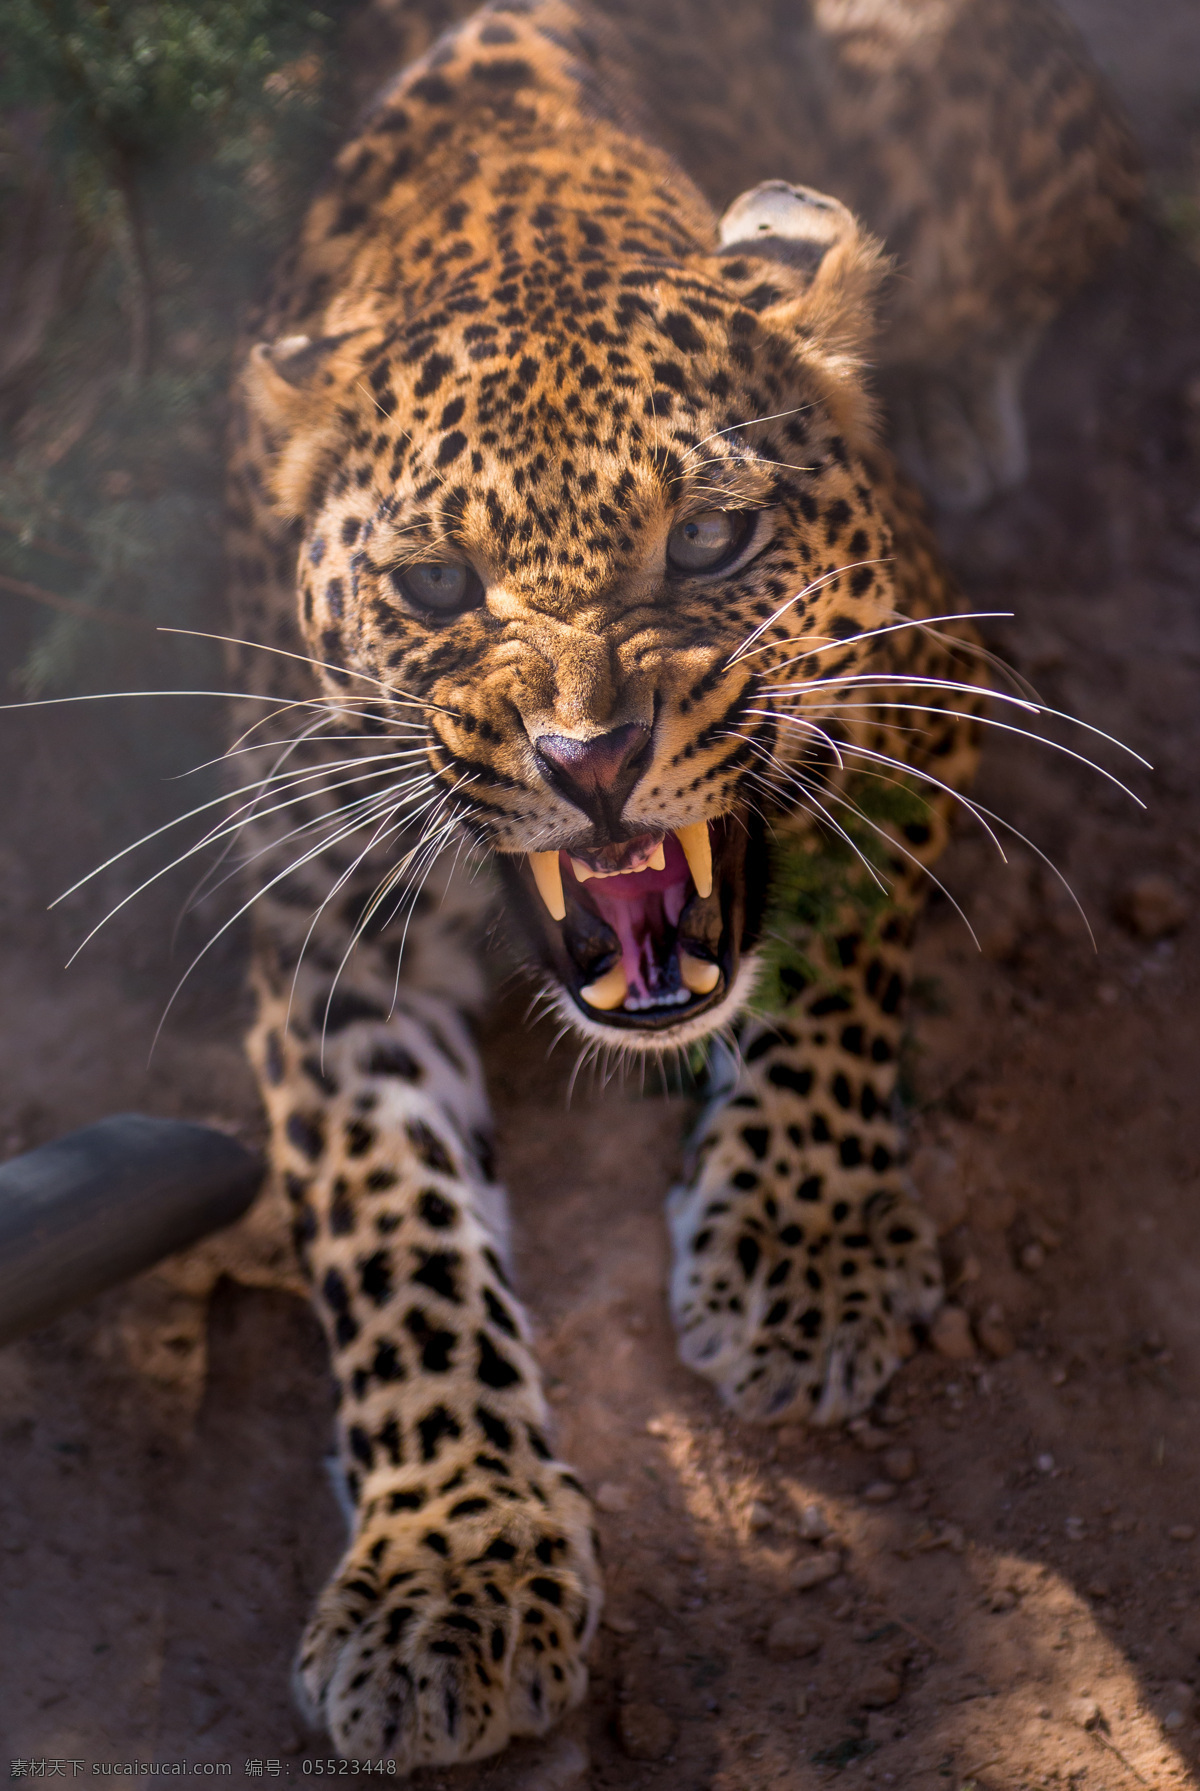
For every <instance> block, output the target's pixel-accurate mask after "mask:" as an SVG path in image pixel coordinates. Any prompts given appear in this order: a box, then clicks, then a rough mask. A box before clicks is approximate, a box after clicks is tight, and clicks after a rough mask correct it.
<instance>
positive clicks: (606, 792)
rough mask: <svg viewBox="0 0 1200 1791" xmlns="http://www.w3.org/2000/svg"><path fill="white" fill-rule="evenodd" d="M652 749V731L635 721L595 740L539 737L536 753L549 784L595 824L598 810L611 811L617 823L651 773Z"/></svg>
mask: <svg viewBox="0 0 1200 1791" xmlns="http://www.w3.org/2000/svg"><path fill="white" fill-rule="evenodd" d="M649 745H650V729H649V728H648V727H647V726H646V725H645V723H644V722H640V721H630V722H626V724H625V726H624V727H621V728H613V729H612V731H611V733H608V734H596V735H593V737H592V738H591V739H590V740H572V739H571V738H570V736H569V735H567V734H539V735H538V737H537V739H536V740H535V741H534V743H533V749H534V753H535V755H536V757H537V761H538V768H539V769H540V771H541V772H542V775H543V776H544V777H545V778H546V780H547V782H549V783H551V784H553V785H554V787H555V788H556V789H557V790H559V791H560V792H561V793H562V795H564V796H565V797H566V798H567V800H568V801H569V802H573V803H574V804H575V806H576V807H577V808H581V809H582V810H583V811H584V813H585V814H586V815H590V816H591V817H592V818H593V819H594V820H595V819H598V818H599V815H598V811H610V812H611V814H612V818H613V819H615V818H616V815H617V814H619V812H620V809H621V808H622V807H623V805H624V802H625V798H626V797H627V796H628V795H629V792H630V791H631V790H632V789H633V786H634V784H635V783H636V782H637V780H638V778H639V777H640V776H641V774H642V772H643V771H644V770H645V768H646V761H647V759H648V757H649V751H648V749H649Z"/></svg>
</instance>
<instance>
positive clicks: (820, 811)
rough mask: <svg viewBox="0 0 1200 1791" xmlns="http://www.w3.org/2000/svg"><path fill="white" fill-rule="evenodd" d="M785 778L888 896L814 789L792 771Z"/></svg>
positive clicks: (873, 868) (870, 864)
mask: <svg viewBox="0 0 1200 1791" xmlns="http://www.w3.org/2000/svg"><path fill="white" fill-rule="evenodd" d="M758 750H759V751H760V752H765V751H766V749H765V748H761V747H760V748H759V749H758ZM769 757H771V758H772V759H774V754H773V753H772V754H770V755H769ZM775 763H776V764H778V763H779V761H778V760H777V759H776V760H775ZM780 768H781V769H782V767H780ZM748 775H750V776H752V777H755V776H757V777H758V779H759V781H760V782H764V783H767V786H768V788H772V786H771V785H770V783H769V781H768V780H767V779H764V778H762V777H761V774H759V773H754V772H751V773H749V774H748ZM785 777H786V781H787V782H788V783H790V784H791V785H792V786H793V787H794V788H795V789H796V790H799V791H802V792H803V793H804V794H803V795H802V797H801V800H802V801H805V802H806V806H807V807H808V809H809V812H810V813H811V814H815V815H818V816H819V817H820V818H821V819H822V820H823V821H824V822H825V823H826V825H827V826H829V827H832V828H833V830H834V832H835V833H837V834H840V836H841V838H842V839H843V840H844V841H845V843H846V844H847V845H848V846H849V848H850V850H851V851H852V852H853V853H854V856H855V857H856V858H857V859H858V860H859V862H860V863H861V865H862V867H863V869H864V870H865V871H866V873H867V875H868V876H869V877H870V878H871V880H872V882H873V883H874V884H875V885H876V886H877V887H878V888H879V889H880V890H881V891H882V893H883V894H884V895H889V894H890V893H891V892H890V890H889V889H888V886H887V884H886V883H885V882H884V881H883V879H882V877H880V875H879V873H878V871H877V870H876V869H875V866H874V865H873V864H872V863H871V861H870V859H869V858H868V857H867V856H866V855H865V853H864V852H863V850H862V848H861V847H860V846H859V845H858V844H857V842H856V841H855V840H854V838H853V837H852V836H851V835H850V834H848V833H847V832H846V829H845V828H844V827H843V826H842V825H841V823H840V822H839V821H837V820H835V819H834V817H833V816H832V815H831V814H829V812H828V811H827V810H826V809H825V808H824V807H823V806H822V804H821V801H820V798H819V796H818V795H817V791H816V787H815V786H813V785H810V784H808V783H806V782H805V781H804V780H803V779H802V778H801V777H800V776H799V775H798V774H797V773H796V772H794V771H788V772H786V773H785ZM773 793H774V792H773Z"/></svg>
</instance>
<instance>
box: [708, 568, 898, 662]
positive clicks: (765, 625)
mask: <svg viewBox="0 0 1200 1791" xmlns="http://www.w3.org/2000/svg"><path fill="white" fill-rule="evenodd" d="M888 563H889V561H888V560H887V559H875V560H850V561H848V562H847V563H846V564H845V565H844V566H835V567H834V569H833V570H832V571H831V572H824V573H822V575H821V577H820V578H814V579H813V580H812V582H811V583H810V584H807V585H805V586H804V587H803V588H802V589H801V590H799V591H796V592H794V593H793V594H792V596H790V597H789V598H788V599H787V601H786V603H781V604H780V606H779V608H778V609H777V610H775V611H774V612H773V613H772V614H771V615H769V616H768V617H767V619H766V620H765V621H764V622H760V623H759V625H758V627H757V628H755V629H753V630H752V631H751V632H750V633H749V634H748V635H747V636H746V638H745V640H744V641H743V642H742V644H741V646H740V647H738V649H737V650H736V652H734V653H733V654H731V655H730V657H729V658H728V659H727V660H726V661H725V664H724V666H723V667H722V670H723V671H732V669H733V667H734V666H735V665H737V664H738V662H739V661H740V660H742V659H743V658H744V657H745V655H746V653H747V652H748V651H749V649H750V647H752V646H753V644H754V642H755V641H756V640H759V639H760V638H761V637H762V636H763V635H764V634H765V633H766V632H767V630H768V629H769V628H773V627H774V625H775V623H776V622H778V621H779V619H780V617H781V616H785V615H786V614H787V612H788V610H789V609H791V607H792V605H793V604H795V603H800V602H802V601H803V600H804V598H805V597H811V596H812V595H813V593H814V592H815V591H820V590H822V589H823V588H824V586H825V585H828V584H832V582H833V580H834V579H835V578H840V577H841V576H842V574H843V572H857V571H859V570H860V569H861V568H862V567H864V566H886V565H887V564H888Z"/></svg>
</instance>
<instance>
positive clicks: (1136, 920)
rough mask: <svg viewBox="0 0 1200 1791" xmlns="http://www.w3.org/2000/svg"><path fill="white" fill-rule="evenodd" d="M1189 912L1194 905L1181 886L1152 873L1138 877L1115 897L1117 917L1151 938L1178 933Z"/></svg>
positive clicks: (1137, 931)
mask: <svg viewBox="0 0 1200 1791" xmlns="http://www.w3.org/2000/svg"><path fill="white" fill-rule="evenodd" d="M1190 912H1191V904H1190V902H1189V901H1188V899H1187V897H1186V896H1185V895H1184V893H1183V891H1182V890H1181V889H1180V887H1179V885H1178V884H1177V883H1174V882H1172V880H1171V878H1170V877H1162V876H1156V875H1155V874H1153V873H1151V874H1149V875H1147V876H1144V877H1135V878H1134V879H1133V880H1132V882H1130V883H1128V884H1126V886H1125V888H1124V889H1123V890H1122V891H1121V892H1120V894H1119V895H1118V897H1117V900H1116V914H1117V919H1118V920H1119V921H1121V923H1122V924H1123V925H1124V926H1126V927H1128V929H1129V931H1130V932H1131V933H1136V935H1137V937H1138V938H1139V939H1145V940H1148V941H1152V940H1155V939H1165V938H1166V937H1167V936H1168V934H1170V933H1177V932H1178V931H1179V929H1180V927H1182V925H1183V924H1184V922H1185V921H1186V920H1187V918H1188V915H1189V913H1190Z"/></svg>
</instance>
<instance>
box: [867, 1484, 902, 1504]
mask: <svg viewBox="0 0 1200 1791" xmlns="http://www.w3.org/2000/svg"><path fill="white" fill-rule="evenodd" d="M862 1496H863V1498H864V1499H865V1500H866V1502H867V1504H868V1505H886V1504H887V1502H888V1500H889V1499H894V1498H895V1496H896V1488H895V1486H894V1485H893V1484H892V1482H891V1481H890V1480H872V1482H871V1484H870V1486H864V1488H863V1495H862Z"/></svg>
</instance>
